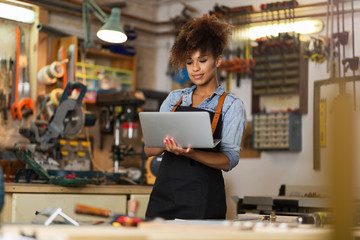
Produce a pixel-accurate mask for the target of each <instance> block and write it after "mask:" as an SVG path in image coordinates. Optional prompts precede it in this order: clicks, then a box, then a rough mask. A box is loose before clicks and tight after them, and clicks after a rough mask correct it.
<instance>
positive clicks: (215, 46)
mask: <svg viewBox="0 0 360 240" xmlns="http://www.w3.org/2000/svg"><path fill="white" fill-rule="evenodd" d="M230 34H231V26H230V25H229V24H227V23H223V22H220V21H219V20H218V19H217V18H216V17H214V16H208V15H203V16H202V17H201V18H197V19H192V20H190V21H189V22H187V23H186V24H185V25H184V26H183V27H182V29H181V32H180V33H179V35H178V36H177V38H176V41H175V43H174V45H173V47H172V49H171V56H170V61H171V63H172V65H173V67H174V68H175V69H182V68H184V67H186V69H187V72H188V75H189V78H190V80H191V81H192V83H193V84H194V85H193V86H192V87H190V88H185V89H181V90H175V91H172V92H171V93H170V94H169V96H168V97H167V98H166V99H165V101H164V102H163V103H162V105H161V108H160V111H161V112H170V111H207V112H209V113H210V117H211V121H212V124H215V126H216V128H215V129H216V130H215V131H213V135H214V138H221V139H222V140H221V142H220V144H219V145H217V146H216V147H215V148H213V149H191V148H181V147H179V146H177V144H176V136H174V138H166V139H164V147H163V148H148V147H145V153H146V155H147V156H155V155H160V154H162V153H164V155H163V158H162V162H161V165H160V168H159V174H158V176H157V178H156V181H155V184H154V187H153V191H152V193H151V195H150V200H149V204H148V208H147V211H146V217H147V218H155V217H161V218H164V219H175V218H179V219H224V218H225V214H226V199H225V188H224V180H223V176H222V170H225V171H229V170H231V169H232V168H233V167H235V166H236V165H237V164H238V161H239V153H240V142H241V137H242V133H243V131H244V129H245V127H246V114H245V109H244V105H243V103H242V101H241V100H240V99H239V98H237V97H236V96H234V95H232V94H227V93H226V92H225V90H224V88H223V87H222V86H221V85H219V82H218V80H217V68H218V67H219V66H220V65H221V61H222V53H223V51H224V49H225V48H226V46H227V44H228V42H229V37H230ZM216 112H217V113H216ZM189 128H191V126H189ZM194 130H196V129H194Z"/></svg>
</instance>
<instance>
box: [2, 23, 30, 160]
mask: <svg viewBox="0 0 360 240" xmlns="http://www.w3.org/2000/svg"><path fill="white" fill-rule="evenodd" d="M17 26H21V27H22V29H23V30H24V36H25V48H26V49H27V50H28V49H29V45H30V30H31V27H30V25H29V24H21V23H15V22H14V21H10V20H6V19H0V46H1V47H0V59H1V60H2V61H4V60H6V61H7V64H8V66H9V60H10V58H12V59H13V60H14V59H15V51H16V27H17ZM9 39H12V40H9ZM0 71H1V72H2V74H1V77H0V90H4V91H5V94H6V95H7V96H8V94H10V93H11V91H12V87H11V86H10V85H9V84H10V83H9V81H11V82H12V79H9V78H8V77H9V75H7V74H6V72H8V70H6V69H2V68H1V70H0ZM14 74H15V73H14ZM3 114H4V113H3V112H1V116H0V160H14V155H12V154H11V152H8V151H6V149H7V148H9V147H10V148H11V147H14V146H15V144H16V143H18V142H27V140H26V139H25V138H23V137H22V136H21V135H20V134H19V127H20V126H22V127H27V126H28V124H29V121H28V119H22V120H20V119H15V120H14V119H12V118H11V114H10V111H7V118H8V123H7V124H6V123H5V122H4V118H3Z"/></svg>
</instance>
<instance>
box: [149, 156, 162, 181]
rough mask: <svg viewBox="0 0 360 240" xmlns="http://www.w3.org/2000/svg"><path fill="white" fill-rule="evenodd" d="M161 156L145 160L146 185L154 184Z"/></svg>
mask: <svg viewBox="0 0 360 240" xmlns="http://www.w3.org/2000/svg"><path fill="white" fill-rule="evenodd" d="M162 157H163V156H162V155H159V156H153V157H149V158H148V159H147V160H146V174H145V177H146V183H147V184H154V183H155V179H156V176H157V174H158V173H159V168H160V164H161V161H162Z"/></svg>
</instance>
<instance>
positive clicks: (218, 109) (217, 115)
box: [171, 92, 228, 134]
mask: <svg viewBox="0 0 360 240" xmlns="http://www.w3.org/2000/svg"><path fill="white" fill-rule="evenodd" d="M227 94H228V93H227V92H224V93H223V94H222V95H221V96H220V98H219V101H218V105H217V106H216V109H215V114H214V118H213V120H212V123H211V130H212V133H213V134H214V132H215V129H216V126H217V124H218V121H219V118H220V114H221V109H222V106H223V104H224V100H225V97H226V95H227ZM181 102H182V96H181V98H180V100H179V101H178V102H177V103H176V104H175V106H174V107H173V109H172V110H171V111H172V112H175V110H176V109H177V108H178V106H180V104H181Z"/></svg>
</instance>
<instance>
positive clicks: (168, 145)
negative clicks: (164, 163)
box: [164, 138, 191, 155]
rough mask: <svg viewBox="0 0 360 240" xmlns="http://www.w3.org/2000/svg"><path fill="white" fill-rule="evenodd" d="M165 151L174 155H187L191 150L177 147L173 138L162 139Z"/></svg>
mask: <svg viewBox="0 0 360 240" xmlns="http://www.w3.org/2000/svg"><path fill="white" fill-rule="evenodd" d="M164 145H165V150H166V151H168V152H171V153H174V154H176V155H185V154H186V153H189V152H190V150H191V148H190V147H188V148H182V147H180V146H178V145H177V144H176V142H175V140H174V138H165V139H164Z"/></svg>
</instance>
